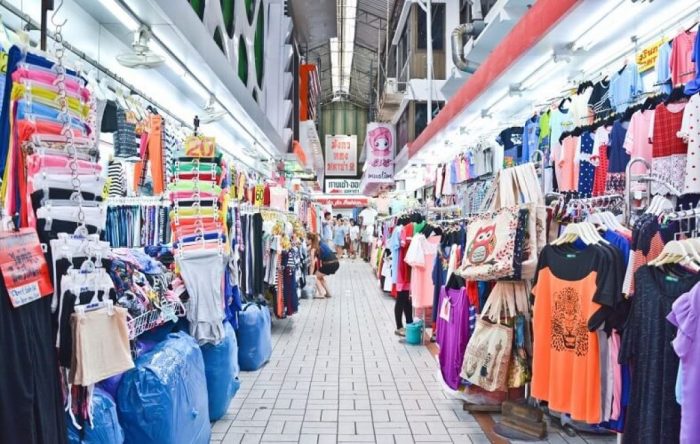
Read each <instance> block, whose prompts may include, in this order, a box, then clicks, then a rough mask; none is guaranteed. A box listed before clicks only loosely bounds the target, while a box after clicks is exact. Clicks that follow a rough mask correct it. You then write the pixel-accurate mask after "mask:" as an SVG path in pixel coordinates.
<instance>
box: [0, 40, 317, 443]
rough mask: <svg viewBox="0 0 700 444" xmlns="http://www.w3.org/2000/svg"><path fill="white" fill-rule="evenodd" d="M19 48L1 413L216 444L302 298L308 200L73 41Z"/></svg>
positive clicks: (48, 436) (11, 132) (30, 430)
mask: <svg viewBox="0 0 700 444" xmlns="http://www.w3.org/2000/svg"><path fill="white" fill-rule="evenodd" d="M6 49H7V70H6V72H3V74H2V79H3V80H4V82H3V89H2V91H1V93H2V94H1V97H2V108H1V110H0V174H1V175H2V177H3V180H2V188H1V189H0V203H1V209H2V212H1V217H2V229H0V245H1V246H0V250H1V251H2V254H0V256H2V257H1V258H0V270H1V271H2V276H3V279H2V280H0V291H1V292H3V293H5V296H3V297H0V343H2V346H3V347H4V350H5V351H6V353H9V354H7V355H6V356H5V358H6V359H3V360H2V362H0V375H2V378H0V379H2V381H3V383H4V384H5V385H4V389H3V390H0V405H2V406H5V407H7V406H12V408H3V409H0V441H1V442H8V443H14V442H25V443H48V442H51V443H67V442H79V441H80V440H81V439H83V438H85V439H87V438H86V436H89V435H90V434H91V433H97V434H99V433H107V434H108V435H109V436H112V437H113V441H110V442H123V441H124V438H125V437H126V439H127V441H128V442H192V443H194V442H198V443H199V442H201V443H205V442H209V438H210V436H211V424H210V420H211V421H214V420H216V419H218V418H220V417H221V416H222V415H223V414H224V413H225V412H226V410H227V406H228V404H229V403H230V401H231V399H232V397H233V396H234V395H235V392H236V390H237V389H238V387H239V386H240V381H239V380H238V359H239V358H238V353H239V346H240V352H241V353H242V356H247V357H250V356H251V355H254V356H255V357H256V359H258V361H259V362H258V363H257V365H258V366H259V365H262V364H263V363H264V362H265V361H267V360H268V359H269V353H268V354H267V355H266V356H264V355H263V354H261V353H262V350H264V349H265V348H266V347H267V349H268V350H269V349H271V338H270V316H269V313H270V311H271V312H272V313H273V314H274V315H275V317H276V318H285V317H288V316H291V315H293V314H294V313H297V312H298V310H299V302H298V296H297V289H298V287H299V285H300V284H299V283H300V280H301V277H302V274H303V273H302V272H301V264H302V262H303V255H304V254H305V253H304V252H303V251H302V246H301V240H303V239H304V238H305V226H306V224H304V223H302V222H300V221H299V217H298V215H303V217H304V218H308V219H314V218H315V217H316V216H315V215H311V216H308V215H309V214H312V209H310V208H309V207H310V206H309V205H308V199H307V200H306V201H304V200H300V201H296V202H294V203H290V202H289V193H288V190H287V189H286V188H285V187H283V186H280V185H279V183H276V182H274V181H272V180H270V178H268V177H264V176H261V175H260V173H257V172H254V171H251V170H249V169H248V168H247V167H245V166H244V165H243V164H241V163H240V162H238V161H237V160H236V159H234V158H232V157H230V156H229V155H225V154H224V153H223V152H222V151H221V150H220V148H219V147H218V145H217V143H216V140H215V138H213V137H207V136H206V135H204V134H202V133H201V132H200V130H199V128H198V121H197V119H195V120H194V125H188V124H185V123H183V122H181V121H178V120H176V119H174V118H172V117H170V116H169V115H167V114H166V113H165V112H162V111H160V110H159V108H158V106H157V105H156V104H154V103H151V102H146V100H145V99H144V98H142V97H138V96H135V95H132V96H125V95H123V93H121V92H120V93H118V94H115V93H114V91H111V90H110V92H112V96H114V97H112V99H111V100H109V99H106V98H105V94H104V92H105V91H104V89H105V88H107V87H106V86H105V82H102V83H100V82H95V81H89V80H87V76H85V75H84V73H83V72H79V71H77V70H75V69H74V67H71V66H68V64H67V62H66V61H65V60H64V58H63V55H64V54H65V53H66V50H65V48H64V49H62V50H60V51H58V52H57V56H53V55H49V54H46V53H44V52H41V51H38V50H35V49H33V48H31V47H28V46H25V45H22V44H18V45H14V46H11V47H9V48H6ZM193 127H194V130H193V129H192V128H193ZM100 133H105V134H106V133H111V134H112V136H113V141H114V144H113V146H104V145H101V142H100V140H101V139H100ZM101 152H102V153H108V154H103V156H104V157H108V158H109V160H106V159H104V158H103V159H100V153H101ZM290 208H292V209H295V210H296V211H295V212H290ZM308 225H309V226H311V225H312V224H310V223H309V224H308ZM251 305H252V306H253V307H255V308H250V306H251ZM268 307H269V308H268ZM264 312H267V315H265V313H264ZM240 322H245V323H246V325H245V331H246V333H245V335H244V336H245V338H243V339H242V340H241V343H240V345H237V344H236V330H237V329H238V328H239V323H240ZM249 338H253V339H254V341H255V342H256V343H255V346H252V345H250V344H251V342H250V341H248V339H249ZM251 350H252V351H251ZM166 356H167V358H166ZM159 359H165V361H167V362H168V364H167V365H163V362H161V361H159ZM156 374H157V375H158V376H157V377H156V376H154V375H156ZM149 403H153V404H149ZM156 407H157V408H158V409H160V410H159V411H161V412H162V415H161V414H159V415H157V416H158V418H155V417H154V418H151V417H150V416H149V415H144V414H143V412H144V411H147V410H150V409H153V408H156ZM192 412H197V414H195V415H192ZM161 416H162V418H161ZM164 418H165V419H164ZM173 418H180V419H181V421H179V423H178V424H177V425H172V426H170V427H165V428H163V427H156V426H155V422H154V421H155V420H158V421H165V420H168V421H170V420H172V419H173ZM166 429H167V430H166ZM170 429H172V430H170ZM174 432H177V433H178V434H179V435H178V438H177V439H178V441H172V439H171V436H170V434H172V433H174ZM166 435H167V436H166ZM179 440H184V441H179ZM80 442H82V441H80ZM86 442H87V441H86ZM91 442H92V441H91Z"/></svg>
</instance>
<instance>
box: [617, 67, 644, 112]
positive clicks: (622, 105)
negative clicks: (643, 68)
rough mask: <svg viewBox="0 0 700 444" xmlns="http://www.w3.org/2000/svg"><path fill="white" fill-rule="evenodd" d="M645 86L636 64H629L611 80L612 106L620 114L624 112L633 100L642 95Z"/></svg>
mask: <svg viewBox="0 0 700 444" xmlns="http://www.w3.org/2000/svg"><path fill="white" fill-rule="evenodd" d="M643 87H644V85H643V84H642V77H641V76H640V75H639V69H638V68H637V65H636V64H635V63H628V64H627V65H625V67H624V68H622V69H621V70H620V71H617V72H615V74H613V76H612V78H611V79H610V93H609V98H610V104H611V105H612V106H613V107H614V108H615V111H617V112H618V113H621V112H624V111H625V110H626V109H627V108H628V107H629V106H630V105H631V103H632V99H634V98H635V97H637V96H638V95H639V94H641V93H642V91H643Z"/></svg>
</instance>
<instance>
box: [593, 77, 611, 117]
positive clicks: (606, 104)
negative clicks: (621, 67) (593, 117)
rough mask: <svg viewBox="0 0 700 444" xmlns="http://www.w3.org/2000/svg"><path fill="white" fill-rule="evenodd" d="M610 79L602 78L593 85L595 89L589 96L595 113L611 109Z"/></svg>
mask: <svg viewBox="0 0 700 444" xmlns="http://www.w3.org/2000/svg"><path fill="white" fill-rule="evenodd" d="M609 92H610V81H609V80H608V79H607V78H604V79H602V80H601V81H599V82H597V83H596V84H595V85H593V91H592V92H591V96H590V97H589V98H588V105H589V106H590V107H591V109H592V110H593V113H594V114H598V113H603V112H605V111H607V110H610V99H609V98H608V97H609Z"/></svg>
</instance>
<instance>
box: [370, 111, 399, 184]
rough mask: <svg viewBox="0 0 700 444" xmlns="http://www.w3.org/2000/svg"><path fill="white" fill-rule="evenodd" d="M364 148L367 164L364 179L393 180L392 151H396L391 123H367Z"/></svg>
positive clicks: (372, 180)
mask: <svg viewBox="0 0 700 444" xmlns="http://www.w3.org/2000/svg"><path fill="white" fill-rule="evenodd" d="M365 150H367V151H366V153H367V163H366V165H367V166H366V167H365V174H364V176H363V177H364V179H365V180H366V181H367V182H374V183H390V182H393V181H394V153H395V152H396V136H395V132H394V127H393V125H389V124H386V123H376V122H372V123H369V124H367V138H366V139H365Z"/></svg>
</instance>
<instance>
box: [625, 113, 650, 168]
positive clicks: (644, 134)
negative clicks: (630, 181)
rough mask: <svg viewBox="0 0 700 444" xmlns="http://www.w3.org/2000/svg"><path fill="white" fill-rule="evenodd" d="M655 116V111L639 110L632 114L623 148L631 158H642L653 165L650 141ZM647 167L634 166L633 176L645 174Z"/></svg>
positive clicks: (637, 164) (639, 164) (640, 164)
mask: <svg viewBox="0 0 700 444" xmlns="http://www.w3.org/2000/svg"><path fill="white" fill-rule="evenodd" d="M653 116H654V111H653V110H639V111H637V112H635V113H634V114H632V118H631V119H630V126H629V128H627V134H626V135H625V142H624V144H623V146H624V147H625V151H626V152H627V154H629V155H630V157H631V158H634V157H641V158H643V159H645V160H646V161H647V162H649V163H651V158H652V145H651V142H650V141H649V127H650V126H651V119H652V118H653ZM645 172H646V167H645V166H644V165H643V164H642V163H639V162H638V163H636V164H634V165H633V166H632V173H633V174H644V173H645Z"/></svg>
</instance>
